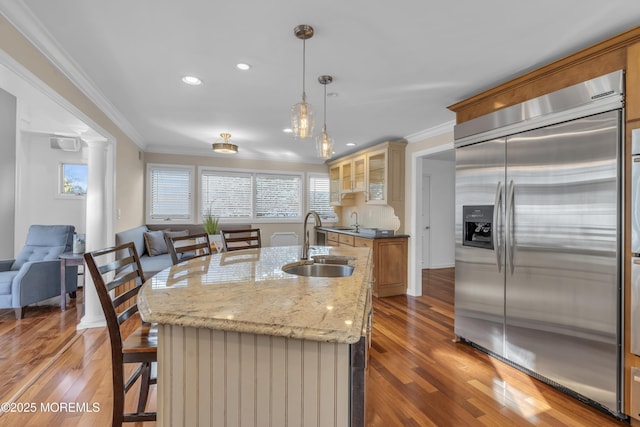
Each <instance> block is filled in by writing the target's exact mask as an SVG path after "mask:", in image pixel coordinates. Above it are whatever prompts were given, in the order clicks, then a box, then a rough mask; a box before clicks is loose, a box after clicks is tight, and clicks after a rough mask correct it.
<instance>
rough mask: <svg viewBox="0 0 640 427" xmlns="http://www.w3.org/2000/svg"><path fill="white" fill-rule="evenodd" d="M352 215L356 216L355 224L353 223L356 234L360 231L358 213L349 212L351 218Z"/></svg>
mask: <svg viewBox="0 0 640 427" xmlns="http://www.w3.org/2000/svg"><path fill="white" fill-rule="evenodd" d="M354 214H355V216H356V223H355V224H353V227H355V228H356V233H357V232H358V231H360V224H358V212H356V211H351V217H353V215H354Z"/></svg>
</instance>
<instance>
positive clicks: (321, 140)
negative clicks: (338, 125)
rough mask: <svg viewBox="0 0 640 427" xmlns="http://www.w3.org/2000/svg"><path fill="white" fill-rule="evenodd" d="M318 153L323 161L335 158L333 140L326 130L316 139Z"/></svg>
mask: <svg viewBox="0 0 640 427" xmlns="http://www.w3.org/2000/svg"><path fill="white" fill-rule="evenodd" d="M316 153H317V155H318V157H319V158H321V159H330V158H331V156H333V138H331V136H329V134H328V133H327V130H326V129H323V130H322V134H320V135H318V136H317V137H316Z"/></svg>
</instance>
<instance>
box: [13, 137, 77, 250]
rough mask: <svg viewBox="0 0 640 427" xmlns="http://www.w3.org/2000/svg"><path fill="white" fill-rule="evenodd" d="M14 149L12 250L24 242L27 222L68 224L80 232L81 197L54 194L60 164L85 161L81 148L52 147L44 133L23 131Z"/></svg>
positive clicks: (27, 228)
mask: <svg viewBox="0 0 640 427" xmlns="http://www.w3.org/2000/svg"><path fill="white" fill-rule="evenodd" d="M18 151H19V153H18V182H19V193H18V197H17V203H16V221H15V232H16V240H15V252H16V253H17V252H18V251H19V250H20V249H21V248H22V246H23V245H24V242H25V239H26V236H27V231H28V230H29V226H30V225H31V224H70V225H74V226H75V227H76V232H78V233H84V232H85V212H86V209H85V207H86V205H85V198H84V197H72V198H69V197H64V196H60V195H59V194H58V179H59V167H60V164H61V163H63V162H64V163H87V159H86V155H85V154H84V150H81V151H78V152H68V151H62V150H56V149H52V148H50V146H49V136H48V135H41V134H34V133H24V132H23V133H21V136H20V143H19V146H18Z"/></svg>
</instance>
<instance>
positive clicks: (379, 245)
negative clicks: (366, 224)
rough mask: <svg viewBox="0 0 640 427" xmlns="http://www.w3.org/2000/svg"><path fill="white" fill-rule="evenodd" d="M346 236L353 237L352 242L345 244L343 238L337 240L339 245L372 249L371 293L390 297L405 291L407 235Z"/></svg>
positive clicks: (402, 293)
mask: <svg viewBox="0 0 640 427" xmlns="http://www.w3.org/2000/svg"><path fill="white" fill-rule="evenodd" d="M334 234H338V233H334ZM339 236H340V237H341V236H342V235H339ZM348 237H351V238H352V239H353V244H352V245H350V244H345V243H344V242H343V240H339V243H340V245H341V246H342V245H344V246H356V247H360V246H365V247H368V248H371V249H373V295H375V296H376V297H390V296H393V295H404V294H405V293H406V292H407V257H408V237H393V238H391V237H386V238H384V239H365V238H363V237H353V236H348Z"/></svg>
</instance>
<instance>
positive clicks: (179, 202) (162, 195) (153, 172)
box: [147, 164, 194, 223]
mask: <svg viewBox="0 0 640 427" xmlns="http://www.w3.org/2000/svg"><path fill="white" fill-rule="evenodd" d="M193 177H194V168H193V167H192V166H178V165H158V164H148V165H147V223H158V222H168V221H175V222H182V223H191V222H193V219H194V218H193V216H194V215H193Z"/></svg>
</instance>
